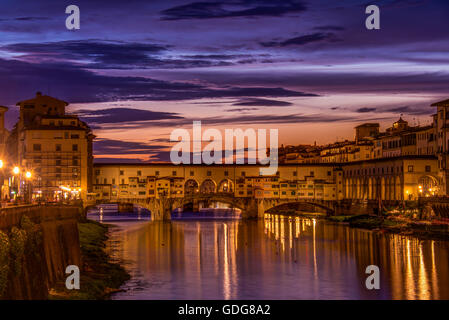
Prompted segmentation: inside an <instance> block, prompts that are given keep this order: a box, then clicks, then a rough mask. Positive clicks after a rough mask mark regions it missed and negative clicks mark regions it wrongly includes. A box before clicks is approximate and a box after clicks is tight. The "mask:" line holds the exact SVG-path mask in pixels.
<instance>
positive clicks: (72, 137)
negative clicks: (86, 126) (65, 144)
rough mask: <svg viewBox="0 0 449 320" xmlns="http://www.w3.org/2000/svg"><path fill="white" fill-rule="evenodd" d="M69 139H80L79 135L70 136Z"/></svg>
mask: <svg viewBox="0 0 449 320" xmlns="http://www.w3.org/2000/svg"><path fill="white" fill-rule="evenodd" d="M70 138H71V139H79V138H80V135H79V134H72V135H71V136H70Z"/></svg>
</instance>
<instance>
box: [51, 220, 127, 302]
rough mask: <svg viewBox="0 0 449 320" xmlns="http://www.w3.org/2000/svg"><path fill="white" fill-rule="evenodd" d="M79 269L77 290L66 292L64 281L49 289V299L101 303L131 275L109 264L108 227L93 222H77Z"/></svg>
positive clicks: (120, 267) (116, 265) (119, 267)
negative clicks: (80, 264) (79, 249)
mask: <svg viewBox="0 0 449 320" xmlns="http://www.w3.org/2000/svg"><path fill="white" fill-rule="evenodd" d="M78 229H79V239H80V247H81V258H82V267H81V268H80V269H81V277H80V289H79V290H67V289H66V287H65V281H60V282H58V283H57V285H56V286H55V287H54V288H53V289H52V290H50V294H49V298H50V299H74V300H93V299H95V300H101V299H108V298H109V296H110V294H111V293H114V292H117V291H119V290H120V286H121V285H122V284H123V283H124V282H125V281H127V280H129V278H130V276H129V274H128V273H127V272H126V271H125V269H124V268H123V267H122V266H120V265H119V264H117V263H112V262H110V257H109V256H108V254H107V253H106V251H105V247H106V241H107V239H108V229H109V226H108V225H104V224H101V223H98V222H95V221H92V220H85V221H84V222H80V223H78Z"/></svg>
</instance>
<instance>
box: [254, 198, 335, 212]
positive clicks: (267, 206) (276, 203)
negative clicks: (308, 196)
mask: <svg viewBox="0 0 449 320" xmlns="http://www.w3.org/2000/svg"><path fill="white" fill-rule="evenodd" d="M261 205H263V207H262V208H260V206H261ZM285 205H297V206H305V207H306V208H308V209H311V210H314V209H316V208H319V209H320V210H322V211H324V212H325V213H326V214H327V215H331V214H333V213H335V208H334V207H333V205H331V204H327V203H321V202H316V201H307V200H295V201H291V200H286V201H283V200H278V199H270V200H268V199H267V200H263V201H262V203H260V204H259V213H258V215H259V216H260V215H263V214H264V213H265V212H267V211H273V210H274V209H275V208H277V207H282V206H285ZM261 210H263V213H262V212H260V211H261Z"/></svg>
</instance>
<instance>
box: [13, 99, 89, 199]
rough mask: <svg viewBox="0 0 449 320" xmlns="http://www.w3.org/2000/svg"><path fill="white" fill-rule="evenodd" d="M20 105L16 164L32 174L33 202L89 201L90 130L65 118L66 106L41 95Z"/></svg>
mask: <svg viewBox="0 0 449 320" xmlns="http://www.w3.org/2000/svg"><path fill="white" fill-rule="evenodd" d="M17 105H18V106H19V107H20V118H19V122H18V123H17V129H16V130H17V159H16V164H17V166H19V167H20V168H21V170H26V171H29V172H31V185H32V188H33V192H32V194H33V198H42V199H46V200H61V199H74V198H75V199H76V198H86V195H87V193H88V192H89V190H90V189H91V187H92V177H93V172H92V166H93V156H92V140H93V138H94V136H93V134H92V133H91V130H90V128H89V126H88V125H87V124H86V123H84V122H83V121H81V120H80V119H79V118H78V117H77V116H75V115H68V114H66V107H67V105H68V103H67V102H65V101H62V100H59V99H56V98H53V97H50V96H46V95H42V94H41V93H40V92H38V93H37V94H36V97H35V98H33V99H29V100H24V101H20V102H18V103H17Z"/></svg>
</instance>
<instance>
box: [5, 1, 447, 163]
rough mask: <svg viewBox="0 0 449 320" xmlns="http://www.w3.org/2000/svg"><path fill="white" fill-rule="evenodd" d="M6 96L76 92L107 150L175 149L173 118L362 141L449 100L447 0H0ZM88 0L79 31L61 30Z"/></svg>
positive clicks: (290, 139) (292, 139) (127, 153)
mask: <svg viewBox="0 0 449 320" xmlns="http://www.w3.org/2000/svg"><path fill="white" fill-rule="evenodd" d="M0 3H1V10H0V88H1V90H0V105H5V106H8V107H10V111H9V112H8V114H7V121H8V124H7V125H8V127H9V128H11V127H12V125H13V123H14V122H15V121H16V120H17V117H18V110H17V107H15V103H16V102H17V101H20V100H24V99H28V98H32V97H34V95H35V93H36V91H42V92H43V93H44V94H48V95H51V96H54V97H57V98H59V99H62V100H65V101H68V102H70V106H69V108H68V110H69V111H70V112H73V113H77V114H79V115H80V117H81V118H82V119H83V120H85V121H86V122H87V123H88V124H89V125H90V126H91V127H92V129H93V132H94V134H95V135H96V136H97V139H96V142H95V146H94V151H95V155H96V158H97V159H107V158H113V159H117V158H121V159H122V160H123V161H124V160H126V159H141V160H143V161H146V160H167V154H168V150H169V148H168V147H167V146H168V144H167V140H168V139H169V136H170V132H171V131H172V130H173V129H174V128H186V129H188V130H190V129H191V126H192V121H194V120H201V121H202V122H203V125H204V126H206V127H216V128H219V129H223V128H236V127H240V128H248V127H252V128H255V129H257V128H267V129H268V128H277V129H279V143H280V144H281V143H282V144H305V143H314V142H315V141H316V142H317V143H318V144H324V143H330V142H334V141H336V140H337V139H338V140H343V139H352V138H353V127H354V126H355V125H357V124H360V123H362V122H367V121H370V122H380V123H381V129H385V128H386V127H387V126H389V125H391V123H392V122H393V121H394V120H396V119H397V118H399V116H400V115H401V114H403V117H404V118H405V119H406V120H408V121H409V122H410V124H412V125H413V124H421V125H425V124H429V123H430V115H431V114H432V113H434V112H435V110H434V109H433V108H431V107H430V104H431V103H432V102H436V101H439V100H443V99H447V98H449V54H448V52H449V1H447V0H440V1H437V0H435V1H425V0H422V1H420V0H402V1H401V0H386V1H373V2H372V4H376V5H378V6H379V8H380V26H381V29H380V30H367V29H366V28H365V19H366V17H367V15H366V14H365V8H366V6H367V5H369V4H371V3H368V2H367V1H356V0H353V1H343V0H342V1H324V0H322V1H315V0H314V1H297V0H277V1H276V0H261V1H255V0H232V1H207V0H201V1H198V2H194V1H189V0H187V1H172V0H169V1H158V0H152V1H148V0H145V1H144V0H139V1H135V0H130V1H117V0H113V1H87V0H82V1H81V0H74V1H52V0H46V1H31V0H30V1H28V0H26V1H23V0H14V1H13V0H1V2H0ZM71 4H75V5H78V6H79V8H80V11H81V29H80V30H76V31H69V30H67V29H66V28H65V19H66V17H67V16H68V15H67V14H66V13H65V8H66V6H68V5H71Z"/></svg>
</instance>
